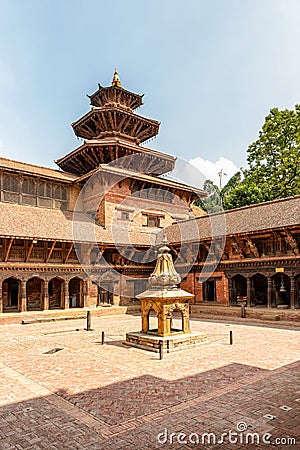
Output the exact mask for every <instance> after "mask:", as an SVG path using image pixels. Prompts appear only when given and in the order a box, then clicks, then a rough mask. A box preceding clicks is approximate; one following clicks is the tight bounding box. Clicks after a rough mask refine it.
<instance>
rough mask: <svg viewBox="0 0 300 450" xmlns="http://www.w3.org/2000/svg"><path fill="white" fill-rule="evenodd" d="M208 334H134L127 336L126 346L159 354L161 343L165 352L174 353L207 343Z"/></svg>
mask: <svg viewBox="0 0 300 450" xmlns="http://www.w3.org/2000/svg"><path fill="white" fill-rule="evenodd" d="M206 339H207V335H206V334H199V333H193V332H191V333H178V334H177V333H176V334H172V335H170V336H165V337H162V336H156V335H153V334H146V333H141V332H132V333H127V334H126V341H125V342H124V344H125V345H130V346H132V347H136V348H140V349H142V350H148V351H151V352H159V347H160V345H161V344H160V343H162V347H163V351H164V352H168V351H169V352H173V351H175V350H181V349H184V348H186V347H191V346H195V345H198V344H202V343H203V342H204V341H206Z"/></svg>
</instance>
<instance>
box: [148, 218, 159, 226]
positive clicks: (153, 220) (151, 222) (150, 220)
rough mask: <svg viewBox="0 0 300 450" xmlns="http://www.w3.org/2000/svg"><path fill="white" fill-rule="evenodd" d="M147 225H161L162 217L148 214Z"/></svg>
mask: <svg viewBox="0 0 300 450" xmlns="http://www.w3.org/2000/svg"><path fill="white" fill-rule="evenodd" d="M147 227H160V217H158V216H147Z"/></svg>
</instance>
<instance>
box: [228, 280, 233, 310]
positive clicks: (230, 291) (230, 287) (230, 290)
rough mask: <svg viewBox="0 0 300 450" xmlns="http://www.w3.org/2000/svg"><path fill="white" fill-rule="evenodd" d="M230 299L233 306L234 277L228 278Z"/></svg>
mask: <svg viewBox="0 0 300 450" xmlns="http://www.w3.org/2000/svg"><path fill="white" fill-rule="evenodd" d="M228 300H229V305H230V306H232V305H233V298H232V279H231V278H228Z"/></svg>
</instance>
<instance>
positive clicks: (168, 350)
mask: <svg viewBox="0 0 300 450" xmlns="http://www.w3.org/2000/svg"><path fill="white" fill-rule="evenodd" d="M167 353H170V341H169V339H168V340H167Z"/></svg>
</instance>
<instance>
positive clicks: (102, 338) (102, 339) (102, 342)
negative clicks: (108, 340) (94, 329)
mask: <svg viewBox="0 0 300 450" xmlns="http://www.w3.org/2000/svg"><path fill="white" fill-rule="evenodd" d="M101 344H102V345H104V331H102V334H101Z"/></svg>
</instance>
